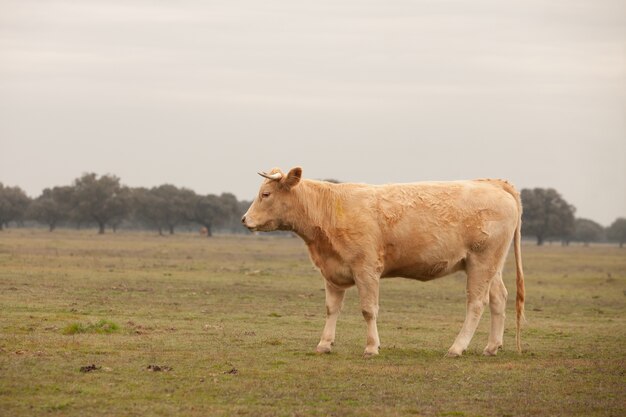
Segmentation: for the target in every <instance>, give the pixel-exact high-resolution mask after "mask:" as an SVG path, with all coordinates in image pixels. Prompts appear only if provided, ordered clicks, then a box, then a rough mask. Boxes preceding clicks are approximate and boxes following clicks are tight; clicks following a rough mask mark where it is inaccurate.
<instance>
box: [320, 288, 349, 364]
mask: <svg viewBox="0 0 626 417" xmlns="http://www.w3.org/2000/svg"><path fill="white" fill-rule="evenodd" d="M345 294H346V290H342V289H339V288H336V287H334V286H333V285H332V284H330V283H328V281H326V324H325V325H324V331H323V332H322V337H321V339H320V342H319V344H318V345H317V348H316V349H315V350H316V351H317V352H318V353H330V350H331V349H332V348H331V346H332V345H333V344H334V343H335V329H336V327H337V318H338V317H339V313H340V312H341V307H342V306H343V297H344V295H345Z"/></svg>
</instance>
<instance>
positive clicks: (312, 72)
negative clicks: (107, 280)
mask: <svg viewBox="0 0 626 417" xmlns="http://www.w3.org/2000/svg"><path fill="white" fill-rule="evenodd" d="M625 117H626V2H624V1H623V0H615V1H610V0H607V1H603V0H588V1H576V0H563V1H558V0H557V1H548V0H539V1H536V0H531V1H528V0H525V1H517V0H516V1H484V0H480V1H465V0H463V1H440V0H432V1H414V0H413V1H366V0H354V1H341V0H335V1H310V0H309V1H297V0H280V1H279V0H270V1H262V2H261V1H252V0H246V1H238V0H226V1H176V2H173V1H141V0H123V1H115V0H102V1H98V0H80V1H55V0H49V1H31V0H16V1H6V0H0V181H1V182H4V183H5V184H9V185H19V186H21V187H22V188H24V189H25V190H26V191H27V192H28V193H29V194H31V195H33V196H34V195H37V194H38V193H39V192H41V190H42V189H43V188H45V187H49V186H53V185H62V184H69V183H70V182H71V181H72V180H73V179H74V178H76V177H77V176H79V175H80V174H81V173H83V172H87V171H89V172H91V171H94V172H97V173H100V174H104V173H114V174H116V175H118V176H120V177H121V178H122V181H123V182H124V183H126V184H128V185H131V186H139V185H142V186H153V185H158V184H161V183H166V182H167V183H173V184H176V185H179V186H186V187H189V188H192V189H194V190H195V191H197V192H201V193H209V192H213V193H219V192H222V191H231V192H233V193H235V194H236V195H237V196H238V197H239V198H252V197H253V196H254V195H255V193H256V191H257V188H258V185H259V183H260V178H259V177H258V176H256V174H255V173H256V171H257V170H264V169H269V168H271V167H273V166H280V167H282V168H283V169H288V168H290V167H292V166H295V165H301V166H302V167H303V168H304V175H305V176H307V177H312V178H337V179H340V180H342V181H358V182H370V183H386V182H409V181H420V180H439V179H442V180H445V179H462V178H475V177H501V178H508V179H510V180H511V181H512V182H514V183H515V184H516V185H517V186H518V187H519V188H524V187H535V186H539V187H554V188H556V189H557V190H559V191H560V192H561V193H562V194H563V196H564V197H565V198H566V199H567V200H568V201H570V202H571V203H573V204H574V205H575V206H576V207H577V208H578V213H577V214H578V215H579V216H581V217H590V218H593V219H595V220H597V221H600V222H601V223H603V224H605V225H607V224H609V223H610V222H611V221H613V220H614V219H615V217H617V216H626V122H625Z"/></svg>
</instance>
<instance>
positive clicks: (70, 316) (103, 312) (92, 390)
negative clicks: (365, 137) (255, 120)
mask: <svg viewBox="0 0 626 417" xmlns="http://www.w3.org/2000/svg"><path fill="white" fill-rule="evenodd" d="M523 258H524V268H525V272H526V294H527V303H526V310H527V323H526V324H525V326H524V328H523V330H522V346H523V349H524V352H523V354H521V355H519V354H518V353H517V352H516V351H515V340H514V335H515V331H514V330H515V329H514V306H513V303H514V299H515V285H514V267H513V256H512V254H510V255H509V259H508V260H507V265H506V268H505V274H504V282H505V284H506V285H507V288H508V289H509V304H508V307H507V314H508V317H507V325H506V331H505V339H504V343H505V346H504V348H503V350H502V351H500V352H499V354H498V356H496V357H484V356H482V354H481V352H482V349H483V348H484V346H485V344H486V341H487V332H488V326H489V311H488V309H487V311H486V312H485V314H484V316H483V319H482V321H481V324H480V326H479V329H478V331H477V332H476V335H475V337H474V339H473V341H472V344H471V345H470V348H469V350H468V351H467V352H466V354H465V355H464V356H463V357H461V358H456V359H450V358H445V357H444V354H445V353H446V351H447V349H448V348H449V347H450V345H451V344H452V342H453V340H454V338H455V336H456V334H457V332H458V331H459V329H460V328H461V324H462V323H463V319H464V314H465V286H464V281H465V279H464V276H463V275H462V274H457V275H454V276H450V277H446V278H442V279H439V280H435V281H432V282H428V283H421V282H416V281H410V280H403V279H387V280H384V281H383V283H382V285H381V301H380V317H379V321H378V326H379V332H380V337H381V343H382V348H381V354H380V355H379V356H377V357H374V358H371V359H364V358H363V357H362V353H363V348H364V345H365V324H364V320H363V318H362V316H361V312H360V308H359V306H358V298H357V293H356V290H354V289H352V290H350V291H349V292H348V294H347V296H346V302H345V306H344V309H343V312H342V314H341V316H340V318H339V323H338V326H337V341H336V346H335V347H334V350H333V352H332V353H331V354H328V355H319V354H315V353H314V349H315V346H316V344H317V342H318V341H319V336H320V334H321V330H322V327H323V324H324V316H325V308H324V292H323V281H322V278H321V277H320V275H319V273H318V272H317V271H316V270H315V269H314V268H313V267H312V265H311V263H310V261H309V259H308V254H307V252H306V248H305V246H304V244H303V243H302V242H301V241H300V240H299V239H297V238H290V237H276V236H263V235H261V236H239V237H236V236H216V237H213V238H210V239H207V238H205V237H201V236H198V235H192V234H177V235H174V236H166V237H159V236H156V235H154V234H151V233H139V232H124V231H122V232H118V233H116V234H112V233H110V234H106V235H103V236H98V235H96V234H95V232H94V231H68V230H59V231H55V232H53V233H49V232H47V231H43V230H34V229H8V230H6V231H4V232H1V233H0V416H2V417H4V416H7V417H8V416H31V415H37V416H40V415H46V416H91V415H94V416H95V415H97V416H172V415H184V416H232V415H242V416H624V415H626V375H625V372H626V366H625V365H626V315H625V312H626V249H621V250H620V249H619V248H617V247H614V246H608V245H598V246H590V247H583V246H570V247H561V246H556V245H555V246H544V247H536V246H534V245H531V244H525V245H524V246H523Z"/></svg>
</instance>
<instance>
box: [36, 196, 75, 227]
mask: <svg viewBox="0 0 626 417" xmlns="http://www.w3.org/2000/svg"><path fill="white" fill-rule="evenodd" d="M72 201H73V189H72V187H69V186H65V187H54V188H52V189H50V188H46V189H45V190H43V192H42V193H41V195H40V196H39V197H37V198H36V199H35V200H33V202H32V203H31V204H30V207H29V209H28V215H27V216H28V218H29V219H33V220H36V221H38V222H39V223H44V224H46V225H48V229H49V230H50V231H51V232H52V231H53V230H54V229H55V228H56V226H57V224H58V223H59V222H60V221H63V220H67V219H69V218H70V215H71V212H72Z"/></svg>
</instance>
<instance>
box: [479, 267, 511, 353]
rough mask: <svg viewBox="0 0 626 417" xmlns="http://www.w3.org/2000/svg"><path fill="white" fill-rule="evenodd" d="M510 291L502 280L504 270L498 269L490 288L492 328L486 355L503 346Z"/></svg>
mask: <svg viewBox="0 0 626 417" xmlns="http://www.w3.org/2000/svg"><path fill="white" fill-rule="evenodd" d="M507 296H508V292H507V290H506V287H505V286H504V282H502V270H500V271H498V273H497V274H496V276H495V278H494V279H493V281H492V282H491V287H490V288H489V309H490V310H491V330H490V332H489V341H488V342H487V347H485V350H483V354H484V355H488V356H493V355H495V354H496V353H498V349H499V348H500V347H502V339H503V336H504V317H505V309H506V299H507Z"/></svg>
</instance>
